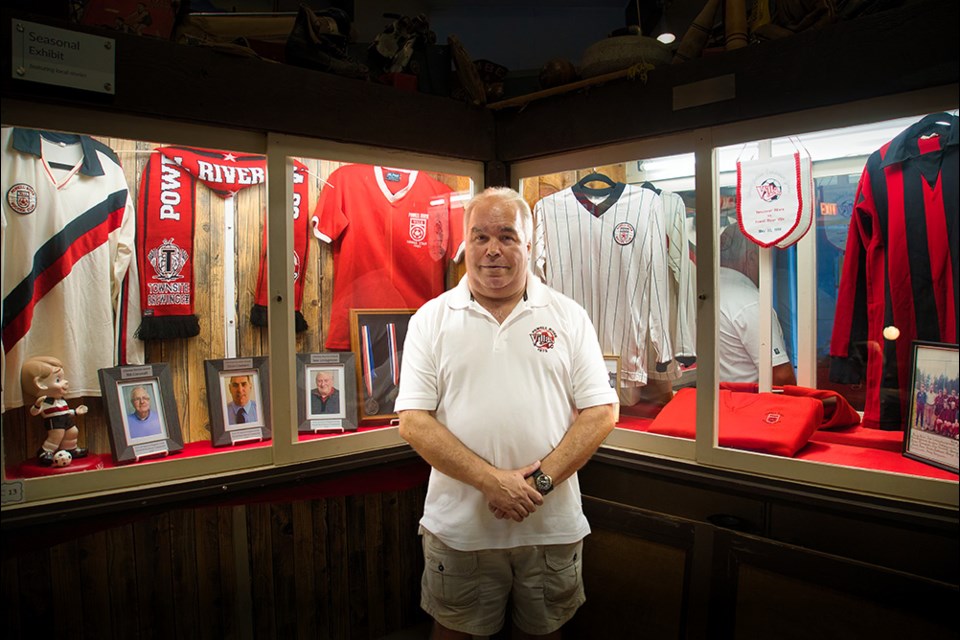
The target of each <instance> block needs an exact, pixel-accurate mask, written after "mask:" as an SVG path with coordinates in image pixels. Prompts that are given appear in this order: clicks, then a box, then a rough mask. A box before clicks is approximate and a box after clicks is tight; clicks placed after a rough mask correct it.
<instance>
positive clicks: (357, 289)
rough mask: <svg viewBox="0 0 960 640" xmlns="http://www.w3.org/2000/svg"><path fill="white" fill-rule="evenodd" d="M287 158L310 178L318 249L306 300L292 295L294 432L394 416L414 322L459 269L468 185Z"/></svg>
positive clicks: (462, 180)
mask: <svg viewBox="0 0 960 640" xmlns="http://www.w3.org/2000/svg"><path fill="white" fill-rule="evenodd" d="M292 161H293V163H294V166H295V167H299V168H301V169H302V172H303V175H304V176H306V183H307V188H308V191H307V193H305V200H304V202H305V204H303V205H301V207H302V211H304V212H306V214H307V215H308V216H309V221H308V223H307V224H305V225H304V226H303V229H304V233H306V234H309V236H310V238H305V240H304V241H305V242H307V243H309V244H312V245H313V247H314V248H313V249H311V253H310V254H309V255H308V259H307V260H306V262H305V264H304V267H303V271H302V276H303V282H304V286H303V290H302V296H303V299H302V302H301V301H300V300H299V296H300V295H301V294H300V293H298V294H297V296H298V303H297V308H298V309H299V310H300V311H299V313H300V314H301V315H302V317H298V320H297V322H298V327H301V328H302V329H303V330H302V331H299V332H298V334H297V352H298V371H297V377H298V382H297V384H298V402H297V405H298V422H299V429H298V430H299V435H298V440H299V441H300V442H305V441H310V440H314V439H316V438H320V437H328V436H331V435H337V434H343V433H345V432H353V431H367V430H371V429H378V428H382V427H384V426H389V425H391V424H396V413H395V412H394V410H393V403H394V400H395V399H396V394H397V390H398V388H397V385H398V382H399V372H400V362H401V359H402V356H403V350H402V345H403V340H404V337H405V335H406V326H407V322H408V320H409V318H410V316H411V315H412V314H413V312H414V311H415V310H416V309H418V308H419V307H420V306H421V305H422V304H423V303H424V302H426V301H427V300H429V299H431V298H433V297H435V296H437V295H439V294H440V293H442V292H443V291H445V290H446V289H448V288H450V287H452V286H454V285H455V284H456V282H457V281H458V280H459V278H460V276H461V275H462V273H463V272H462V268H461V266H460V263H459V261H460V256H461V253H462V250H463V248H462V244H461V243H462V237H463V205H464V203H465V202H466V200H468V199H469V198H470V197H471V196H472V194H473V192H474V184H473V181H472V180H471V179H470V178H468V177H466V176H458V175H453V174H449V173H441V172H436V171H421V170H418V169H416V168H403V167H385V166H380V165H371V164H363V163H350V162H339V161H330V160H323V159H317V158H309V157H297V158H292ZM297 228H299V225H298V226H297ZM314 237H315V238H316V239H317V240H318V241H317V242H314V240H313V239H312V238H314ZM295 243H296V240H295Z"/></svg>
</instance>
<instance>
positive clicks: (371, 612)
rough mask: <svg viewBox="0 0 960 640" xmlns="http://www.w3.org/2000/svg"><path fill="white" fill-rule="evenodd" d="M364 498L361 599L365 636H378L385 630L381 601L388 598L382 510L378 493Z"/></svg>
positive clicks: (358, 498)
mask: <svg viewBox="0 0 960 640" xmlns="http://www.w3.org/2000/svg"><path fill="white" fill-rule="evenodd" d="M357 500H358V501H360V500H362V501H363V522H364V527H363V529H364V535H363V538H362V542H363V545H364V552H365V555H366V558H365V559H366V579H365V581H364V582H365V583H366V586H367V589H366V593H365V594H364V601H365V602H366V603H367V615H366V620H367V623H368V624H369V631H368V633H367V637H370V638H379V637H381V636H383V635H384V634H385V633H386V630H387V626H386V616H385V614H384V607H383V604H384V602H385V601H386V600H387V594H388V591H387V588H386V580H385V578H386V572H385V571H384V566H385V565H384V550H383V528H384V526H385V522H384V520H383V510H382V505H381V496H380V495H378V494H375V493H368V494H364V495H363V496H358V497H357Z"/></svg>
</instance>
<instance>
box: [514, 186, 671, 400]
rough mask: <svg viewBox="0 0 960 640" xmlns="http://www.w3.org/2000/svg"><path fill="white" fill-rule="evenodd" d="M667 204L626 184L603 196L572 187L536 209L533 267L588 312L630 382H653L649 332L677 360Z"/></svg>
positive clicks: (663, 355)
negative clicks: (650, 379)
mask: <svg viewBox="0 0 960 640" xmlns="http://www.w3.org/2000/svg"><path fill="white" fill-rule="evenodd" d="M662 206H663V205H662V200H661V198H660V197H659V196H658V195H657V194H656V193H654V192H653V191H650V190H648V189H643V188H641V187H636V186H633V185H625V184H622V183H620V184H617V185H616V186H615V187H613V188H611V189H610V190H608V194H607V195H606V196H605V197H603V198H591V197H590V196H589V195H587V193H585V192H584V191H582V190H579V189H578V188H577V187H571V188H568V189H564V190H562V191H559V192H557V193H554V194H552V195H549V196H547V197H546V198H543V199H541V200H540V201H539V202H537V204H536V206H535V218H536V231H535V243H534V248H533V267H534V272H535V273H536V274H537V275H538V276H540V277H541V278H543V279H544V280H545V281H546V283H547V284H549V285H550V286H551V287H553V288H554V289H557V290H558V291H560V292H562V293H564V294H566V295H567V296H569V297H571V298H573V299H574V300H576V301H577V302H579V303H580V304H581V305H583V307H584V308H585V309H586V310H587V313H588V314H589V316H590V319H591V321H592V322H593V325H594V327H595V328H596V330H597V335H598V337H599V338H600V346H601V348H602V349H603V352H604V353H605V354H611V355H618V356H620V370H621V385H625V386H638V385H642V384H645V383H646V381H647V345H648V337H649V344H650V346H651V347H652V349H653V351H654V360H655V361H656V362H658V363H664V364H666V363H669V362H670V361H671V360H672V359H673V347H672V345H671V340H670V304H669V285H668V281H667V249H666V231H665V229H664V228H663V212H662Z"/></svg>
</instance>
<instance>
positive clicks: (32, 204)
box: [7, 182, 37, 216]
mask: <svg viewBox="0 0 960 640" xmlns="http://www.w3.org/2000/svg"><path fill="white" fill-rule="evenodd" d="M7 204H8V205H10V208H11V209H13V210H14V211H16V212H17V213H19V214H20V215H24V216H25V215H29V214H31V213H33V212H34V211H36V210H37V190H36V189H34V188H33V187H31V186H30V185H28V184H24V183H23V182H19V183H17V184H15V185H13V186H12V187H10V189H9V190H8V191H7Z"/></svg>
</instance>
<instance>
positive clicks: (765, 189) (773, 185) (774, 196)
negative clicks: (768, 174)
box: [757, 178, 783, 202]
mask: <svg viewBox="0 0 960 640" xmlns="http://www.w3.org/2000/svg"><path fill="white" fill-rule="evenodd" d="M757 194H758V195H759V196H760V199H761V200H763V201H764V202H773V201H775V200H779V199H780V196H782V195H783V187H781V186H780V182H778V181H777V179H776V178H767V179H766V180H764V181H763V182H761V183H760V184H759V185H757Z"/></svg>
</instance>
